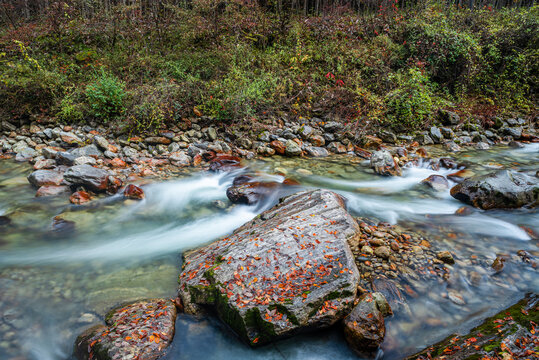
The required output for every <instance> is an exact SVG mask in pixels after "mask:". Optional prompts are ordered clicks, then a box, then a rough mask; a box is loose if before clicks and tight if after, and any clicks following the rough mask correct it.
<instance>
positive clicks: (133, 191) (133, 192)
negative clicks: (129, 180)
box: [124, 184, 145, 200]
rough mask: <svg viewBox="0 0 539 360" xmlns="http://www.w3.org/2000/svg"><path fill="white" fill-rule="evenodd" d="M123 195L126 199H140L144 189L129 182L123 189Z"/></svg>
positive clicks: (142, 196)
mask: <svg viewBox="0 0 539 360" xmlns="http://www.w3.org/2000/svg"><path fill="white" fill-rule="evenodd" d="M124 196H125V197H126V198H128V199H135V200H142V199H144V196H145V195H144V191H143V190H142V189H141V188H139V187H138V186H136V185H133V184H129V185H127V186H126V187H125V189H124Z"/></svg>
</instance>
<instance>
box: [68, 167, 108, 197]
mask: <svg viewBox="0 0 539 360" xmlns="http://www.w3.org/2000/svg"><path fill="white" fill-rule="evenodd" d="M108 176H109V172H108V171H106V170H103V169H99V168H95V167H93V166H90V165H76V166H72V167H70V168H69V169H67V171H66V172H65V173H64V179H65V180H66V181H67V182H68V183H70V184H71V185H73V186H84V187H86V188H87V189H88V190H92V191H96V192H100V191H105V190H107V185H108V181H107V180H108Z"/></svg>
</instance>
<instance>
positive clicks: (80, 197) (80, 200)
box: [69, 190, 92, 205]
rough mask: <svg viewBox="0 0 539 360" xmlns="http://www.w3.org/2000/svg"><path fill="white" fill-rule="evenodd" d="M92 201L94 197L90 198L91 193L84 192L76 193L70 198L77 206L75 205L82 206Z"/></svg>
mask: <svg viewBox="0 0 539 360" xmlns="http://www.w3.org/2000/svg"><path fill="white" fill-rule="evenodd" d="M90 200H92V197H91V196H90V193H88V192H87V191H83V190H81V191H77V192H74V193H73V194H71V196H70V197H69V201H70V202H71V203H72V204H75V205H82V204H85V203H87V202H89V201H90Z"/></svg>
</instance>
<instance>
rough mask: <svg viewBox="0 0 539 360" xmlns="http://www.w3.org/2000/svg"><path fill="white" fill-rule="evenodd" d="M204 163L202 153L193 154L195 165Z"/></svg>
mask: <svg viewBox="0 0 539 360" xmlns="http://www.w3.org/2000/svg"><path fill="white" fill-rule="evenodd" d="M201 163H202V155H200V154H196V155H195V156H193V166H199V165H200V164H201Z"/></svg>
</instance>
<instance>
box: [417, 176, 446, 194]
mask: <svg viewBox="0 0 539 360" xmlns="http://www.w3.org/2000/svg"><path fill="white" fill-rule="evenodd" d="M421 183H422V184H424V185H427V186H428V187H430V188H432V189H434V190H436V191H445V190H447V189H449V182H448V181H447V179H446V178H445V177H444V176H442V175H431V176H429V177H428V178H426V179H424V180H422V181H421Z"/></svg>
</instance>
